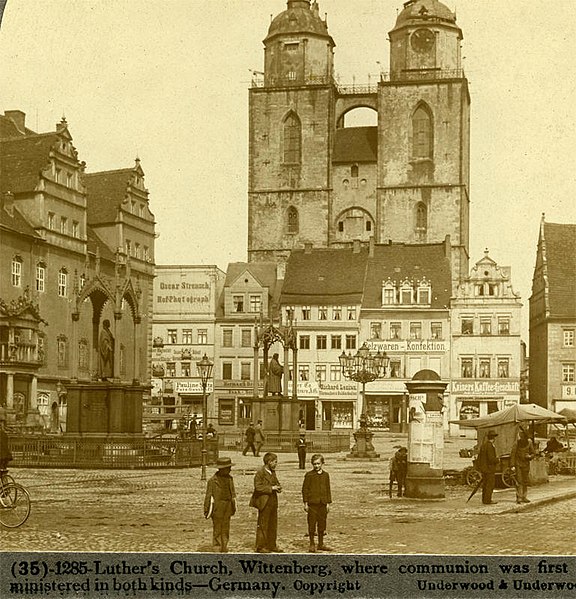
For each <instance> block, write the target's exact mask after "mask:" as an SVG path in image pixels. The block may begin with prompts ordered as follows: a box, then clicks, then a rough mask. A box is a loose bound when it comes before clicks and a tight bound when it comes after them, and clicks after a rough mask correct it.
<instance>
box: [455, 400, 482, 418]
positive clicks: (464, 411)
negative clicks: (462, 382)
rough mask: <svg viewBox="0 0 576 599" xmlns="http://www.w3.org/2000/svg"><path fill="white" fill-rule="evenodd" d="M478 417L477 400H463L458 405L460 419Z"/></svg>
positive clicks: (478, 405) (478, 406)
mask: <svg viewBox="0 0 576 599" xmlns="http://www.w3.org/2000/svg"><path fill="white" fill-rule="evenodd" d="M479 417H480V403H479V402H477V401H463V402H462V406H461V407H460V414H459V419H460V420H471V419H472V418H479Z"/></svg>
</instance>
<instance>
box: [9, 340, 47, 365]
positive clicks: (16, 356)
mask: <svg viewBox="0 0 576 599" xmlns="http://www.w3.org/2000/svg"><path fill="white" fill-rule="evenodd" d="M0 363H12V364H16V363H18V364H30V365H35V366H38V365H39V364H40V359H39V358H38V347H37V345H36V344H35V343H27V342H22V341H19V342H17V343H0Z"/></svg>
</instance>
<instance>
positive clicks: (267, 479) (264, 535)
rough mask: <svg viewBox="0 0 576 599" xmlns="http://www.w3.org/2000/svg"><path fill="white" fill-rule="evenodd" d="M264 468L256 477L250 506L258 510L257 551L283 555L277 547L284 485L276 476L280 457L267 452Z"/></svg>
mask: <svg viewBox="0 0 576 599" xmlns="http://www.w3.org/2000/svg"><path fill="white" fill-rule="evenodd" d="M263 461H264V466H262V467H261V468H259V469H258V470H257V471H256V474H255V475H254V492H253V493H252V497H251V498H250V505H251V506H252V507H255V508H256V509H257V510H258V524H257V527H256V551H257V552H258V553H282V550H281V549H280V548H279V547H278V546H277V544H276V541H277V536H278V493H281V492H282V485H281V484H280V482H279V481H278V477H277V476H276V466H277V465H278V456H277V455H276V454H275V453H272V452H267V453H265V454H264V457H263Z"/></svg>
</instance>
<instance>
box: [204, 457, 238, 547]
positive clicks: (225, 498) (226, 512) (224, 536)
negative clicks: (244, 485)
mask: <svg viewBox="0 0 576 599" xmlns="http://www.w3.org/2000/svg"><path fill="white" fill-rule="evenodd" d="M233 465H234V464H233V463H232V460H231V459H230V458H218V460H217V461H216V468H218V470H217V472H216V474H214V476H213V477H212V478H211V479H210V480H209V481H208V485H207V486H206V497H205V498H204V516H205V517H206V518H212V544H213V545H214V547H215V548H217V549H218V550H219V551H221V552H222V553H227V552H228V540H229V538H230V518H231V517H232V516H233V515H234V514H235V513H236V490H235V489H234V480H233V479H232V476H230V470H231V469H232V466H233Z"/></svg>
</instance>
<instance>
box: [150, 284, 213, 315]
mask: <svg viewBox="0 0 576 599" xmlns="http://www.w3.org/2000/svg"><path fill="white" fill-rule="evenodd" d="M156 303H157V304H161V305H162V307H163V308H166V307H167V306H169V305H171V304H172V305H174V306H179V307H180V308H182V307H184V306H186V307H187V308H189V309H190V308H192V309H193V310H196V309H198V308H200V309H206V310H207V309H208V306H209V304H210V283H208V281H203V282H197V283H188V282H186V281H180V282H178V283H169V282H164V281H160V283H159V284H158V286H157V288H156Z"/></svg>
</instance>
